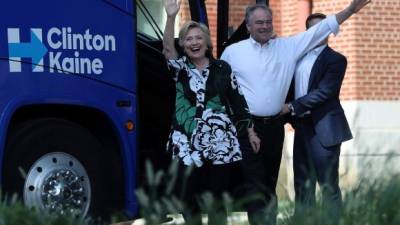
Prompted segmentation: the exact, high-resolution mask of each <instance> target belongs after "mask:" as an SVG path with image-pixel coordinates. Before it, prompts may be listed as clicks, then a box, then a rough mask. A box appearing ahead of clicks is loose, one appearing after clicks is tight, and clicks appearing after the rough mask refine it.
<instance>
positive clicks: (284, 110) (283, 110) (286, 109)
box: [279, 104, 290, 116]
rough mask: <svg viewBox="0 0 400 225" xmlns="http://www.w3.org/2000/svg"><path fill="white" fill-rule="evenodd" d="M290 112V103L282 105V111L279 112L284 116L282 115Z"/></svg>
mask: <svg viewBox="0 0 400 225" xmlns="http://www.w3.org/2000/svg"><path fill="white" fill-rule="evenodd" d="M288 113H290V109H289V106H288V104H284V105H283V107H282V110H281V112H280V113H279V115H281V116H282V115H285V114H288Z"/></svg>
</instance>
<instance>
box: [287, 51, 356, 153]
mask: <svg viewBox="0 0 400 225" xmlns="http://www.w3.org/2000/svg"><path fill="white" fill-rule="evenodd" d="M346 66H347V60H346V57H344V56H343V55H342V54H340V53H338V52H335V51H334V50H332V49H331V48H330V47H329V46H327V47H326V48H325V49H324V50H323V51H322V52H321V54H320V55H319V56H318V58H317V60H316V61H315V63H314V65H313V68H312V70H311V74H310V80H309V83H308V93H307V95H305V96H303V97H301V98H299V99H297V100H295V101H293V102H292V105H293V108H294V111H295V114H296V115H301V114H303V113H304V112H306V111H308V110H310V111H311V117H312V120H313V122H314V126H315V127H314V128H315V132H316V135H317V137H318V139H319V141H320V142H321V144H322V145H323V146H325V147H329V146H333V145H337V144H340V143H342V142H344V141H347V140H350V139H351V138H352V134H351V131H350V128H349V124H348V123H347V120H346V117H345V114H344V111H343V108H342V106H341V105H340V101H339V93H340V88H341V86H342V82H343V78H344V75H345V72H346Z"/></svg>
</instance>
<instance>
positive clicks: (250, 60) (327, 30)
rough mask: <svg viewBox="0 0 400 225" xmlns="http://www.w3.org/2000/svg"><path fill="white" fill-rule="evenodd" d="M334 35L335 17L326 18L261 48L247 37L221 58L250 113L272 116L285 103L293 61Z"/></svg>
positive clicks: (294, 63) (336, 31) (335, 32)
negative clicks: (226, 64)
mask: <svg viewBox="0 0 400 225" xmlns="http://www.w3.org/2000/svg"><path fill="white" fill-rule="evenodd" d="M338 32H339V24H338V23H337V21H336V17H335V16H329V17H328V18H326V19H324V20H322V21H321V22H320V23H318V24H317V25H315V26H312V27H311V28H310V29H308V30H307V31H305V32H302V33H299V34H297V35H294V36H291V37H284V38H276V39H272V40H270V41H269V42H268V44H264V45H263V46H261V45H260V44H259V43H258V42H256V41H255V40H254V39H252V38H251V37H250V38H249V39H246V40H243V41H240V42H238V43H235V44H232V45H231V46H229V47H227V48H226V49H225V51H224V52H223V54H222V56H221V59H222V60H225V61H227V62H228V63H229V64H230V65H231V67H232V71H233V73H234V75H235V76H236V78H237V80H238V82H239V84H240V86H241V88H242V91H243V94H244V96H245V99H246V101H247V104H248V106H249V110H250V113H251V114H252V115H255V116H273V115H276V114H278V113H279V112H280V111H281V109H282V106H283V104H284V103H285V99H286V95H287V92H288V90H289V87H290V83H291V81H292V78H293V74H294V71H295V66H296V63H297V61H298V60H299V59H300V58H301V57H302V56H303V55H304V54H305V53H307V52H308V51H309V50H311V49H313V48H314V47H315V46H317V45H318V44H319V43H321V42H322V41H323V40H324V39H325V38H327V37H328V36H329V34H331V33H334V34H337V33H338Z"/></svg>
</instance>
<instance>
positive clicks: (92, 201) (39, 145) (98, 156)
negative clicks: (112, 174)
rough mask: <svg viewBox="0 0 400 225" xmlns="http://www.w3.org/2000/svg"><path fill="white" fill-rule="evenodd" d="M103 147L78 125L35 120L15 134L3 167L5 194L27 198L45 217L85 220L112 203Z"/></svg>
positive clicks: (21, 126)
mask: <svg viewBox="0 0 400 225" xmlns="http://www.w3.org/2000/svg"><path fill="white" fill-rule="evenodd" d="M104 154H105V152H104V150H103V149H102V146H101V143H100V142H99V141H98V140H97V138H96V137H95V136H93V135H92V134H91V133H90V132H89V131H88V130H87V129H85V128H84V127H82V126H80V125H79V124H76V123H73V122H70V121H67V120H63V119H56V118H49V119H35V120H31V121H27V122H24V123H23V124H20V125H18V126H16V127H15V129H13V130H11V131H10V133H9V135H8V137H7V144H6V152H5V155H4V160H3V162H4V164H3V165H4V166H3V170H2V171H3V188H4V190H5V192H6V193H17V194H19V196H23V198H24V203H25V204H26V205H27V206H34V207H36V208H38V209H39V210H41V211H47V212H55V213H58V214H72V215H74V216H77V217H84V216H85V215H86V214H87V213H88V211H90V212H92V213H95V214H98V213H99V212H101V208H102V207H104V205H106V204H104V203H105V201H106V200H107V197H106V196H107V195H111V194H110V193H107V188H106V187H107V186H108V185H107V178H106V177H105V176H102V174H103V172H105V171H104V170H105V169H106V166H104V165H106V162H105V159H106V157H104Z"/></svg>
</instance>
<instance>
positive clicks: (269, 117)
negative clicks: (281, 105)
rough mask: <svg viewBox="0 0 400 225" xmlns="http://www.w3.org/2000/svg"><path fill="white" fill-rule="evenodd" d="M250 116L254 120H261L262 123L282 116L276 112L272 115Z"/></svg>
mask: <svg viewBox="0 0 400 225" xmlns="http://www.w3.org/2000/svg"><path fill="white" fill-rule="evenodd" d="M251 118H252V119H253V120H254V121H260V122H263V123H269V122H272V121H274V120H277V119H279V118H282V116H281V115H279V114H276V115H274V116H254V115H251Z"/></svg>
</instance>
